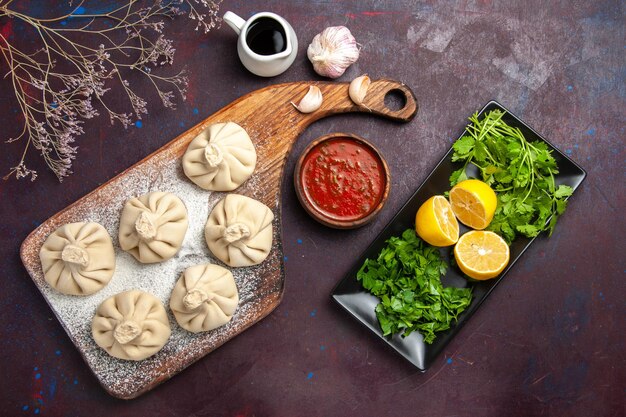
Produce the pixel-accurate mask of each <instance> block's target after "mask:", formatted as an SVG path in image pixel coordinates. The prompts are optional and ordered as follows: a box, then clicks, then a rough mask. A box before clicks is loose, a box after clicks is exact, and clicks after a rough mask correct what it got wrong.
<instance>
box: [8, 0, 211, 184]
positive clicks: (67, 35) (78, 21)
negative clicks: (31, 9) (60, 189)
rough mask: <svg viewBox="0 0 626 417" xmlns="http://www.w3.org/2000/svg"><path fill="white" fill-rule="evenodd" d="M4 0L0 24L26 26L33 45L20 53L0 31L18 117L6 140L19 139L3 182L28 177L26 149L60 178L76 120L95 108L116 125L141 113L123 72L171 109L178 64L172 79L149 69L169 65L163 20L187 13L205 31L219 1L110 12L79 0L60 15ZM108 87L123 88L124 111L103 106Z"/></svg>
mask: <svg viewBox="0 0 626 417" xmlns="http://www.w3.org/2000/svg"><path fill="white" fill-rule="evenodd" d="M12 3H13V0H0V28H2V25H3V24H7V22H8V23H19V24H22V25H24V26H26V27H27V28H29V29H30V30H31V31H32V32H33V34H34V36H35V37H36V39H37V43H38V45H39V48H38V49H37V50H35V51H34V52H32V53H26V52H24V50H22V49H20V47H18V46H17V44H16V42H15V41H12V40H11V38H10V37H9V36H5V34H3V31H0V53H1V54H2V58H4V62H5V63H6V65H7V68H8V70H7V71H6V73H5V75H4V76H5V78H10V79H11V83H12V85H13V90H14V93H15V98H16V101H17V105H18V107H19V110H20V111H21V115H22V118H23V127H22V129H21V133H20V134H19V135H17V136H15V137H13V138H10V139H8V140H7V142H16V141H22V142H24V152H23V153H22V157H21V159H20V161H19V163H18V164H17V165H16V166H14V167H13V168H11V170H10V172H9V173H8V174H7V175H6V176H5V177H4V179H5V180H6V179H8V178H10V177H13V176H14V177H15V178H17V179H20V178H27V177H30V178H31V180H33V181H34V180H35V178H36V177H37V172H35V171H34V170H32V169H30V168H28V167H27V166H26V163H25V159H26V155H27V153H28V151H29V149H30V148H31V146H32V147H34V148H35V149H37V150H38V151H39V153H40V154H41V156H42V157H43V159H44V160H45V162H46V164H47V165H48V167H49V168H50V169H51V170H52V172H54V174H55V175H56V176H57V178H58V179H59V181H62V180H63V178H64V177H66V176H67V175H69V174H70V173H71V172H72V171H71V167H72V161H73V159H74V158H75V157H76V151H77V147H76V146H73V143H74V141H75V138H76V137H77V136H79V135H81V134H82V133H84V131H83V128H82V124H83V123H84V121H85V120H87V119H91V118H93V117H95V116H97V115H98V114H99V110H98V109H101V110H100V111H103V112H104V113H106V114H108V116H109V119H110V121H111V123H115V122H119V123H121V124H122V126H124V128H127V127H128V126H130V125H131V124H132V120H133V118H136V119H141V116H142V114H147V113H148V109H147V105H148V103H147V102H146V100H145V99H144V98H142V97H140V96H139V95H138V94H137V93H135V92H134V91H133V89H132V87H131V85H130V83H129V81H128V80H127V79H126V78H125V77H124V74H128V72H129V71H135V72H138V73H140V74H142V76H144V78H147V79H148V80H149V81H150V83H151V85H152V86H153V87H154V89H155V91H156V92H157V94H158V96H159V98H160V99H161V102H162V104H163V106H165V107H167V108H172V109H173V108H175V103H174V96H175V93H178V94H180V95H181V97H182V98H183V100H184V99H185V91H186V88H187V84H188V78H187V75H186V70H185V69H183V70H181V71H180V72H178V73H177V74H175V75H173V76H166V75H158V74H157V73H156V72H158V71H156V70H157V69H158V68H159V67H161V66H163V65H166V64H167V65H171V64H173V62H174V53H175V51H176V50H175V48H174V46H173V43H172V41H171V40H168V39H167V38H165V36H164V35H163V34H162V31H163V28H164V26H165V21H166V20H168V19H173V18H174V17H176V16H179V15H182V14H187V15H188V17H189V18H190V19H191V20H195V21H197V25H196V28H195V30H198V29H200V28H202V29H203V30H204V32H205V33H207V32H208V31H209V30H211V29H212V28H214V27H215V26H216V25H217V23H218V22H219V17H218V15H217V13H218V10H219V3H220V1H207V0H166V1H155V0H152V1H147V0H124V1H123V2H122V3H123V4H121V5H120V6H118V7H116V8H114V9H113V10H111V11H108V12H94V13H89V12H87V11H88V8H87V7H85V6H84V5H85V0H82V1H79V2H78V3H77V4H72V3H73V2H72V1H70V2H69V12H68V13H65V14H62V15H60V16H55V17H48V18H40V17H34V16H31V15H29V14H27V13H24V12H20V11H17V10H15V9H13V8H11V7H10V6H11V4H12ZM115 85H117V86H118V88H121V90H122V91H124V93H125V96H126V98H127V99H128V103H129V107H130V109H132V111H128V112H127V111H117V110H114V109H113V108H111V105H110V103H108V100H106V98H107V97H108V96H107V93H108V92H109V91H110V90H111V88H113V86H115ZM105 96H106V97H105Z"/></svg>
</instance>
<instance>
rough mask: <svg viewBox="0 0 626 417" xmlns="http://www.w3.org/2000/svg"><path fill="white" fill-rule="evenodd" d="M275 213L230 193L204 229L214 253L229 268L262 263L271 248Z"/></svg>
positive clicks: (217, 205)
mask: <svg viewBox="0 0 626 417" xmlns="http://www.w3.org/2000/svg"><path fill="white" fill-rule="evenodd" d="M272 220H274V214H273V213H272V210H270V208H269V207H267V206H266V205H265V204H263V203H261V202H260V201H257V200H254V199H252V198H250V197H246V196H243V195H239V194H229V195H227V196H226V197H225V198H223V199H222V200H220V201H219V202H218V203H217V204H216V205H215V208H214V209H213V211H212V212H211V214H209V219H208V220H207V223H206V226H205V228H204V237H205V239H206V242H207V245H208V246H209V249H210V250H211V252H213V254H214V255H215V256H216V257H217V258H218V259H219V260H221V261H222V262H224V263H225V264H227V265H229V266H250V265H256V264H258V263H261V262H263V260H264V259H265V258H267V255H268V254H269V252H270V249H272V235H273V230H272Z"/></svg>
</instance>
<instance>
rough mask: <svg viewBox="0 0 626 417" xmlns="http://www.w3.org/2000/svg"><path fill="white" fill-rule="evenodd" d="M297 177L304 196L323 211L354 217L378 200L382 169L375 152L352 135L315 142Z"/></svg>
mask: <svg viewBox="0 0 626 417" xmlns="http://www.w3.org/2000/svg"><path fill="white" fill-rule="evenodd" d="M300 181H301V184H302V188H303V189H304V193H305V195H306V198H307V200H309V202H310V203H311V204H312V205H313V206H314V207H315V208H316V209H317V210H318V211H319V212H320V213H322V214H323V215H325V216H327V217H329V218H332V219H338V220H358V219H360V218H363V217H365V216H367V215H368V214H369V213H370V212H372V211H373V210H374V209H375V208H376V206H378V204H379V203H380V200H381V198H382V196H383V192H384V190H385V186H386V184H385V181H386V177H385V169H384V166H383V162H382V161H381V160H380V158H379V157H378V155H377V154H376V153H374V152H373V151H372V150H371V149H370V148H369V147H368V146H366V145H364V144H363V143H361V142H360V141H356V140H354V139H352V138H336V139H331V140H327V141H324V142H322V143H320V144H319V145H317V146H315V147H314V148H313V149H311V151H310V152H309V153H308V155H307V156H306V157H305V159H304V161H303V163H302V168H301V172H300Z"/></svg>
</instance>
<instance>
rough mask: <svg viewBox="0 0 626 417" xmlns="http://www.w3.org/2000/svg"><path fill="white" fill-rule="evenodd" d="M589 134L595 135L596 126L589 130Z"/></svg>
mask: <svg viewBox="0 0 626 417" xmlns="http://www.w3.org/2000/svg"><path fill="white" fill-rule="evenodd" d="M587 134H588V135H590V136H593V135H595V134H596V128H595V127H592V128H591V129H589V130H587Z"/></svg>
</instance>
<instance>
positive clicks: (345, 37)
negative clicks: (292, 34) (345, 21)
mask: <svg viewBox="0 0 626 417" xmlns="http://www.w3.org/2000/svg"><path fill="white" fill-rule="evenodd" d="M307 56H308V57H309V60H310V61H311V63H312V64H313V69H314V70H315V72H317V73H318V74H319V75H321V76H324V77H330V78H338V77H340V76H341V75H342V74H343V73H344V72H345V71H346V69H347V68H348V67H349V66H350V65H352V64H354V63H355V62H356V61H357V59H359V46H358V44H357V43H356V40H355V39H354V36H352V33H351V32H350V29H348V28H347V27H345V26H331V27H328V28H326V29H324V30H323V31H322V32H321V33H319V34H317V35H315V37H314V38H313V40H312V41H311V44H310V45H309V47H308V49H307Z"/></svg>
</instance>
